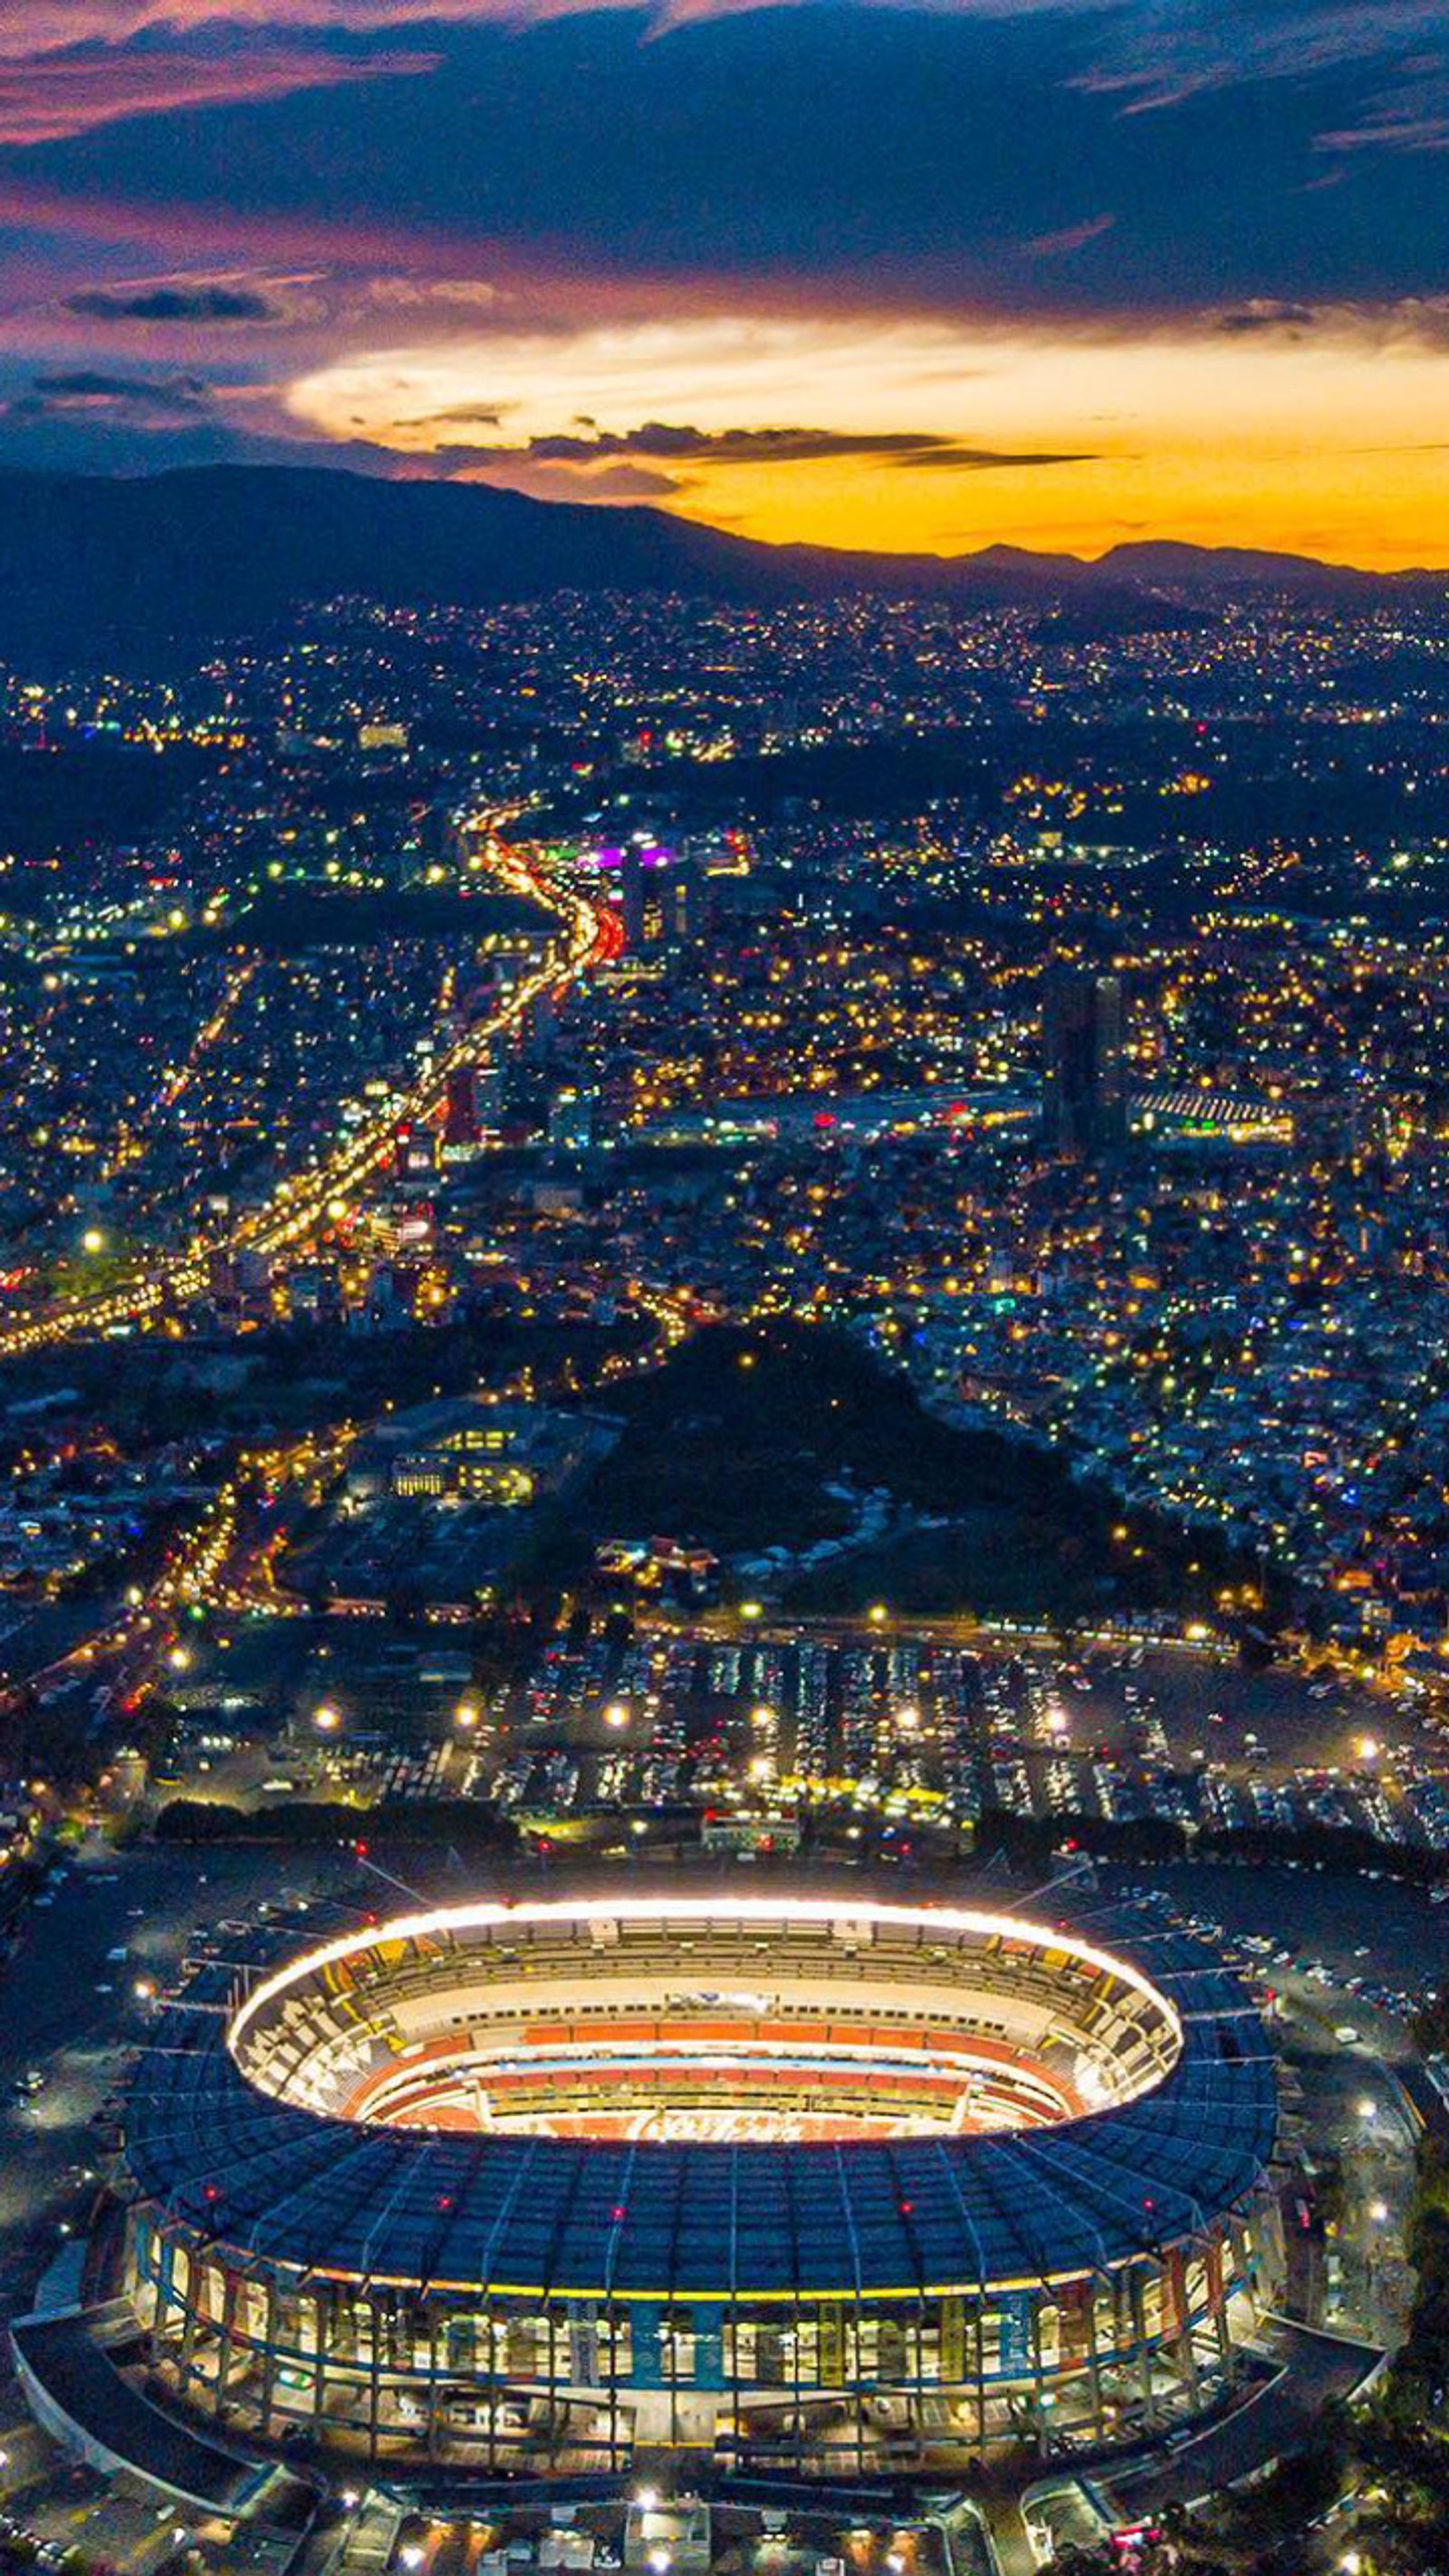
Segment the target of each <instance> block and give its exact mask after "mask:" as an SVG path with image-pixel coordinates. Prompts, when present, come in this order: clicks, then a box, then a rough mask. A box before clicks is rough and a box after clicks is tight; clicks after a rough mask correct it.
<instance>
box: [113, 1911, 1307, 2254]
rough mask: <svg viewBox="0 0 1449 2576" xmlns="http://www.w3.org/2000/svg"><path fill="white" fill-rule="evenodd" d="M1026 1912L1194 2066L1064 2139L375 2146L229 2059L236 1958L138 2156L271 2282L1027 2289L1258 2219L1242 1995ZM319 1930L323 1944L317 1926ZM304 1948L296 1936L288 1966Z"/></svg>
mask: <svg viewBox="0 0 1449 2576" xmlns="http://www.w3.org/2000/svg"><path fill="white" fill-rule="evenodd" d="M782 1902H784V1903H788V1900H782ZM729 1910H730V1907H729V1902H728V1900H727V1899H726V1900H722V1902H721V1906H720V1911H721V1913H727V1912H728V1911H729ZM840 1911H842V1912H847V1911H849V1908H848V1907H844V1906H842V1907H841V1908H840ZM1019 1919H1020V1920H1022V1922H1023V1924H1024V1925H1029V1926H1030V1927H1031V1928H1034V1929H1038V1930H1040V1931H1041V1932H1043V1933H1045V1934H1049V1933H1050V1932H1051V1931H1054V1930H1062V1931H1065V1932H1066V1933H1068V1934H1069V1935H1076V1936H1077V1937H1078V1938H1081V1937H1086V1938H1088V1939H1090V1940H1091V1941H1092V1942H1093V1943H1095V1944H1100V1945H1101V1946H1102V1947H1103V1948H1106V1949H1108V1950H1110V1951H1111V1953H1112V1954H1113V1956H1114V1957H1115V1958H1117V1959H1120V1960H1122V1961H1123V1962H1125V1963H1128V1964H1129V1965H1131V1966H1135V1967H1136V1968H1137V1970H1138V1971H1139V1972H1141V1973H1142V1974H1145V1975H1146V1976H1147V1977H1149V1978H1150V1980H1151V1982H1152V1984H1153V1985H1154V1986H1155V1987H1156V1989H1157V1990H1158V1992H1159V1993H1161V1994H1162V1995H1164V1996H1165V1997H1166V1998H1167V1999H1168V2001H1169V2002H1170V2003H1171V2004H1172V2005H1173V2007H1174V2008H1175V2010H1176V2012H1177V2014H1178V2016H1179V2017H1180V2020H1181V2024H1182V2033H1183V2046H1182V2051H1181V2054H1180V2056H1179V2058H1178V2060H1177V2063H1176V2064H1175V2066H1174V2067H1173V2068H1172V2070H1171V2072H1170V2073H1169V2074H1168V2075H1167V2076H1166V2077H1165V2078H1164V2080H1163V2081H1162V2082H1161V2083H1160V2084H1159V2085H1157V2086H1156V2087H1155V2089H1153V2090H1151V2091H1149V2092H1145V2093H1142V2094H1140V2095H1138V2096H1137V2098H1136V2099H1134V2100H1131V2101H1128V2102H1124V2103H1121V2104H1118V2105H1114V2106H1110V2107H1108V2108H1105V2109H1102V2110H1098V2111H1095V2112H1092V2113H1091V2114H1089V2115H1087V2116H1084V2117H1082V2118H1079V2119H1075V2120H1070V2121H1066V2122H1064V2123H1062V2124H1061V2125H1059V2126H1057V2127H1053V2128H1047V2129H1035V2130H1031V2131H1017V2132H1011V2133H995V2134H990V2135H979V2136H971V2135H956V2134H945V2133H943V2134H942V2135H940V2136H939V2137H936V2136H910V2137H903V2138H900V2139H897V2140H889V2141H880V2140H865V2139H861V2140H849V2141H844V2142H841V2143H837V2144H828V2145H826V2144H818V2143H801V2144H789V2143H779V2144H765V2143H759V2144H755V2143H741V2144H718V2143H713V2142H710V2143H705V2142H698V2143H696V2142H684V2143H670V2142H666V2141H654V2140H642V2141H638V2142H628V2141H618V2140H591V2139H583V2138H560V2137H549V2136H526V2135H516V2134H500V2135H491V2136H480V2137H471V2136H459V2135H457V2134H451V2135H450V2134H441V2133H431V2132H424V2131H422V2130H419V2129H403V2128H391V2129H390V2128H385V2127H376V2126H375V2127H368V2126H366V2125H363V2124H359V2123H356V2122H351V2121H348V2120H346V2119H341V2118H336V2117H326V2116H322V2115H319V2114H317V2113H314V2112H311V2111H308V2110H304V2109H301V2108H299V2107H297V2106H296V2105H295V2104H291V2103H287V2102H284V2101H280V2100H277V2099H275V2098H273V2097H271V2096H269V2095H267V2094H265V2093H262V2092H260V2091H258V2090H257V2089H256V2088H255V2087H254V2086H253V2085H252V2084H251V2083H249V2082H248V2080H247V2079H246V2077H244V2076H243V2075H242V2073H241V2071H240V2069H239V2068H238V2066H237V2065H236V2063H235V2061H234V2059H233V2057H232V2055H231V2052H230V2049H229V2047H228V2045H227V2028H228V2014H227V2006H228V2004H229V2002H231V2001H232V2000H234V1999H235V1963H228V1964H227V1965H225V1966H222V1965H215V1964H214V1965H211V1966H209V1967H207V1968H206V1969H204V1970H203V1971H202V1972H201V1974H200V1976H199V1977H198V1978H197V1979H196V1980H195V1981H193V1983H192V1984H191V1986H190V1987H189V1988H188V1989H187V1991H186V1994H185V1996H184V1997H183V1999H182V2000H181V2002H180V2003H179V2004H177V2005H176V2006H174V2007H172V2009H170V2010H169V2011H168V2012H167V2013H166V2014H165V2016H164V2017H163V2019H162V2021H161V2023H160V2025H159V2027H158V2029H157V2032H156V2035H155V2039H154V2043H153V2045H152V2046H151V2047H150V2048H149V2049H148V2051H147V2052H146V2055H145V2057H144V2058H143V2060H142V2063H141V2066H140V2068H139V2069H138V2073H137V2077H136V2081H135V2084H134V2087H133V2089H132V2093H131V2096H130V2102H129V2107H128V2113H127V2135H126V2157H127V2163H128V2165H129V2168H130V2172H131V2176H132V2179H133V2182H134V2185H135V2189H136V2192H137V2194H138V2195H139V2197H140V2198H141V2199H142V2200H144V2201H146V2202H148V2203H153V2204H156V2205H157V2207H158V2214H159V2215H162V2216H164V2217H165V2218H166V2219H167V2220H169V2221H171V2222H178V2223H182V2224H184V2225H186V2226H188V2227H189V2228H192V2229H194V2230H195V2231H197V2233H198V2234H200V2235H201V2236H202V2237H204V2238H210V2239H214V2240H215V2241H216V2242H217V2244H218V2247H222V2246H224V2247H227V2248H230V2249H232V2250H233V2252H234V2253H235V2254H238V2255H240V2256H241V2257H242V2258H243V2260H244V2261H246V2262H248V2263H250V2264H254V2265H255V2266H257V2267H258V2268H265V2267H269V2266H272V2265H278V2266H285V2267H287V2268H288V2269H290V2270H295V2271H299V2272H302V2273H304V2274H312V2275H315V2276H317V2277H319V2278H320V2277H337V2276H342V2277H349V2278H354V2279H359V2280H363V2281H373V2282H375V2283H377V2284H378V2285H379V2286H381V2285H384V2284H387V2283H407V2284H413V2285H418V2286H420V2287H422V2288H424V2289H426V2288H429V2287H433V2288H437V2289H439V2290H444V2289H448V2290H463V2291H485V2292H486V2291H491V2292H492V2293H494V2294H507V2293H510V2292H515V2291H517V2292H522V2293H526V2294H529V2295H534V2296H539V2295H549V2294H552V2295H556V2296H568V2295H576V2296H581V2297H590V2298H602V2299H607V2298H609V2297H610V2296H617V2297H620V2298H642V2299H658V2298H680V2299H699V2300H705V2301H707V2300H713V2299H725V2300H729V2299H731V2298H741V2299H751V2300H757V2299H770V2298H779V2299H790V2298H792V2297H796V2296H801V2295H804V2296H809V2297H828V2296H830V2295H832V2294H834V2295H847V2296H848V2295H851V2294H855V2293H861V2294H868V2295H870V2296H873V2297H880V2296H885V2295H890V2294H892V2293H896V2294H901V2295H906V2296H910V2295H913V2294H916V2293H919V2292H924V2291H945V2290H964V2291H967V2292H970V2291H972V2290H974V2289H984V2288H986V2287H987V2286H994V2287H997V2288H1007V2287H1013V2286H1020V2287H1029V2286H1033V2285H1036V2284H1040V2283H1043V2282H1047V2281H1050V2280H1052V2279H1054V2278H1061V2277H1070V2276H1072V2275H1076V2274H1081V2273H1086V2272H1100V2271H1105V2270H1107V2269H1109V2268H1112V2267H1115V2266H1117V2265H1119V2264H1121V2263H1123V2262H1125V2261H1128V2260H1130V2259H1131V2258H1132V2257H1133V2256H1136V2255H1140V2254H1142V2253H1145V2252H1149V2251H1153V2250H1158V2249H1162V2248H1165V2247H1167V2246H1169V2245H1174V2244H1181V2243H1183V2242H1184V2241H1185V2240H1189V2239H1191V2238H1193V2237H1194V2236H1198V2235H1201V2234H1203V2233H1205V2232H1206V2230H1207V2229H1208V2228H1209V2227H1210V2226H1212V2225H1213V2224H1214V2223H1215V2222H1216V2221H1218V2220H1220V2219H1221V2218H1222V2217H1223V2216H1224V2215H1225V2213H1227V2212H1228V2211H1230V2210H1233V2209H1237V2208H1241V2207H1243V2206H1245V2205H1246V2204H1247V2203H1248V2201H1249V2200H1250V2199H1251V2197H1252V2195H1253V2193H1254V2192H1255V2190H1256V2189H1257V2187H1258V2186H1259V2184H1260V2183H1261V2180H1262V2177H1263V2173H1264V2169H1265V2166H1266V2164H1267V2161H1268V2158H1269V2156H1270V2155H1271V2153H1272V2150H1273V2144H1274V2138H1275V2131H1276V2114H1277V2094H1276V2083H1275V2077H1274V2070H1273V2059H1272V2051H1271V2049H1270V2046H1269V2043H1268V2039H1267V2035H1266V2033H1265V2031H1264V2029H1263V2026H1262V2023H1261V2021H1260V2019H1259V2017H1258V2014H1257V2012H1256V2010H1255V2008H1254V2006H1253V2004H1252V2002H1251V2000H1250V1998H1249V1997H1248V1995H1247V1994H1246V1992H1245V1990H1244V1988H1243V1987H1242V1986H1241V1984H1240V1983H1239V1982H1238V1980H1237V1979H1236V1978H1235V1977H1234V1976H1232V1975H1231V1974H1230V1973H1229V1972H1228V1971H1227V1970H1226V1969H1225V1968H1224V1967H1223V1966H1222V1964H1221V1962H1220V1961H1219V1960H1218V1958H1217V1957H1216V1956H1215V1954H1214V1953H1213V1951H1212V1950H1211V1949H1210V1948H1208V1947H1207V1946H1206V1945H1205V1944H1204V1943H1202V1942H1200V1941H1197V1940H1195V1939H1190V1938H1188V1937H1187V1936H1185V1935H1183V1934H1181V1933H1179V1932H1177V1931H1176V1930H1175V1929H1167V1928H1164V1927H1163V1926H1162V1925H1161V1924H1160V1923H1159V1922H1158V1921H1157V1920H1156V1918H1155V1917H1154V1916H1153V1915H1151V1914H1150V1913H1148V1912H1146V1911H1145V1910H1138V1909H1124V1908H1120V1907H1112V1908H1096V1907H1092V1906H1090V1905H1089V1904H1085V1903H1084V1905H1083V1907H1082V1909H1081V1911H1080V1912H1076V1913H1072V1914H1067V1913H1064V1912H1061V1911H1059V1910H1057V1909H1056V1908H1055V1906H1054V1907H1053V1910H1052V1914H1051V1917H1050V1920H1048V1919H1047V1918H1046V1917H1045V1916H1044V1914H1043V1913H1042V1912H1040V1911H1037V1912H1034V1913H1033V1914H1031V1915H1030V1916H1027V1915H1025V1914H1023V1915H1022V1916H1021V1917H1020V1918H1019ZM351 1928H352V1929H353V1930H354V1931H355V1928H356V1925H355V1917H354V1918H352V1924H351ZM306 1929H307V1937H308V1940H309V1943H310V1942H312V1941H315V1939H316V1937H317V1930H318V1924H317V1916H316V1913H315V1912H314V1913H313V1914H312V1915H311V1916H310V1917H309V1918H308V1923H307V1927H306ZM297 1932H298V1927H297V1926H296V1925H295V1924H293V1925H291V1926H288V1927H285V1929H284V1931H283V1933H282V1935H281V1948H282V1950H283V1952H285V1951H286V1950H287V1949H288V1948H291V1949H295V1947H296V1946H297ZM278 1950H279V1936H278V1933H277V1930H276V1927H273V1929H272V1931H271V1933H270V1935H269V1936H268V1937H266V1938H264V1939H263V1940H262V1941H261V1942H259V1943H258V1945H257V1946H256V1949H255V1951H254V1952H252V1953H250V1955H249V1962H248V1964H249V1965H250V1966H251V1967H253V1968H255V1969H262V1968H265V1967H275V1966H276V1964H277V1960H278Z"/></svg>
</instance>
